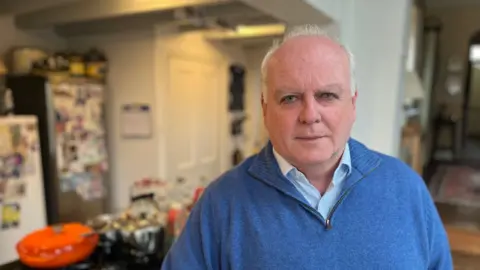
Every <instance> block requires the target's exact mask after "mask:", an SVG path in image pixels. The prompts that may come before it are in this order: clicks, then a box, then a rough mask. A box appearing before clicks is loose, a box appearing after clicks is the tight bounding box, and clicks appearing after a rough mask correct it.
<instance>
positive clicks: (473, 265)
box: [453, 252, 480, 270]
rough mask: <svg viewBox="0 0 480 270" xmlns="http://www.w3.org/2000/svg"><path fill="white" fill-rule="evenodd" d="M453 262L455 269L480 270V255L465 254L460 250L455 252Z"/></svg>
mask: <svg viewBox="0 0 480 270" xmlns="http://www.w3.org/2000/svg"><path fill="white" fill-rule="evenodd" d="M453 263H454V268H455V270H479V269H480V257H478V256H472V255H469V254H464V253H460V252H454V253H453Z"/></svg>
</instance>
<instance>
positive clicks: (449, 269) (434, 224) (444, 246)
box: [425, 193, 453, 270]
mask: <svg viewBox="0 0 480 270" xmlns="http://www.w3.org/2000/svg"><path fill="white" fill-rule="evenodd" d="M425 197H426V198H427V203H426V207H427V209H425V210H426V218H427V226H428V228H427V229H428V238H429V243H428V246H429V250H430V254H429V258H430V260H429V265H428V269H430V270H453V262H452V254H451V251H450V244H449V241H448V236H447V233H446V231H445V227H444V225H443V222H442V220H441V219H440V215H439V214H438V211H437V208H436V207H435V204H434V203H433V200H432V199H431V197H430V194H428V193H427V194H426V196H425Z"/></svg>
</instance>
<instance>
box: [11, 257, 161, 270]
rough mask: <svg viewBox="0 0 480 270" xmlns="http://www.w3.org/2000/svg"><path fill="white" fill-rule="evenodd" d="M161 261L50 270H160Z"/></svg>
mask: <svg viewBox="0 0 480 270" xmlns="http://www.w3.org/2000/svg"><path fill="white" fill-rule="evenodd" d="M161 264H162V261H161V260H158V259H156V260H150V262H148V263H135V262H132V261H122V260H116V261H108V262H93V261H88V260H86V261H83V262H80V263H76V264H74V265H70V266H66V267H62V268H57V269H50V270H87V269H88V270H158V269H160V268H161ZM17 269H18V270H46V269H37V268H31V267H28V266H25V265H20V266H19V267H18V268H17Z"/></svg>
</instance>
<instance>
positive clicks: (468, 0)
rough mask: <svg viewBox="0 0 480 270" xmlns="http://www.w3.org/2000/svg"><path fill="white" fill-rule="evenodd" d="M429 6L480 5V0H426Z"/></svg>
mask: <svg viewBox="0 0 480 270" xmlns="http://www.w3.org/2000/svg"><path fill="white" fill-rule="evenodd" d="M425 4H426V5H427V7H432V8H434V7H456V6H480V0H425Z"/></svg>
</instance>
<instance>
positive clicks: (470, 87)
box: [463, 32, 480, 147]
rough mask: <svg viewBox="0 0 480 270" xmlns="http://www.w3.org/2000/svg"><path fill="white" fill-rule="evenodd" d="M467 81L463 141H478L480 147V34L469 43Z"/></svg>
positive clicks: (464, 101) (464, 99) (475, 35)
mask: <svg viewBox="0 0 480 270" xmlns="http://www.w3.org/2000/svg"><path fill="white" fill-rule="evenodd" d="M468 51H469V58H468V59H469V62H468V70H467V81H466V85H465V91H464V97H463V115H464V125H463V141H465V142H466V141H478V142H479V147H480V125H479V124H478V123H480V32H477V33H475V34H474V35H473V36H472V38H471V39H470V43H469V50H468Z"/></svg>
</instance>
